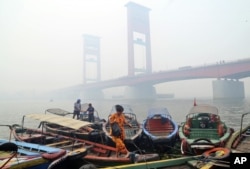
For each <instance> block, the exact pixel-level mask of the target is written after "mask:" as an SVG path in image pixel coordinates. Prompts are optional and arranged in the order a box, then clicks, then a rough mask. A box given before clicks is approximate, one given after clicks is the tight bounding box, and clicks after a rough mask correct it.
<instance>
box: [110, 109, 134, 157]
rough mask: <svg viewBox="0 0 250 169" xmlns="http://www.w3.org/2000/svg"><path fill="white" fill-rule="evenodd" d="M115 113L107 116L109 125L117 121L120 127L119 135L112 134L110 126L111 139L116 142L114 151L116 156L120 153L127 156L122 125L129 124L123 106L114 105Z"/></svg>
mask: <svg viewBox="0 0 250 169" xmlns="http://www.w3.org/2000/svg"><path fill="white" fill-rule="evenodd" d="M115 109H116V113H114V114H112V115H111V116H110V117H109V121H110V124H111V126H112V125H114V124H115V123H118V126H119V128H120V133H119V135H116V134H114V132H112V127H111V133H110V134H111V136H112V140H113V141H114V142H115V144H116V151H117V154H116V155H117V157H118V155H119V154H120V153H122V154H126V157H129V151H128V150H127V148H126V146H125V144H124V139H125V130H124V125H125V124H126V125H129V126H130V127H132V126H131V124H129V123H127V121H126V119H125V116H124V114H123V110H124V109H123V107H122V106H121V105H115Z"/></svg>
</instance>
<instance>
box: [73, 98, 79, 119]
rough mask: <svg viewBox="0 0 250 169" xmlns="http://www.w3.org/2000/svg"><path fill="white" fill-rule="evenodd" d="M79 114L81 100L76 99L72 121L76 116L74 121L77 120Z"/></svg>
mask: <svg viewBox="0 0 250 169" xmlns="http://www.w3.org/2000/svg"><path fill="white" fill-rule="evenodd" d="M80 112H81V100H80V99H77V101H76V102H75V103H74V113H73V119H74V118H75V116H76V119H77V120H78V119H79V118H80V117H79V116H80Z"/></svg>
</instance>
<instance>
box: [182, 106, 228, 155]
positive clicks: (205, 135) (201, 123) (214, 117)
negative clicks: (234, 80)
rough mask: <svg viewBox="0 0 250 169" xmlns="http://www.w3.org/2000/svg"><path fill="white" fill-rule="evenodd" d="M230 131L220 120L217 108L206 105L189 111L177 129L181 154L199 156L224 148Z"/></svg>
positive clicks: (194, 107)
mask: <svg viewBox="0 0 250 169" xmlns="http://www.w3.org/2000/svg"><path fill="white" fill-rule="evenodd" d="M231 134H232V129H231V128H230V127H229V126H227V125H226V123H225V122H223V121H222V120H221V119H220V115H219V110H218V108H217V107H215V106H212V105H207V104H201V105H196V103H195V104H194V106H193V107H192V108H191V109H190V111H189V113H188V114H187V116H186V121H185V122H184V123H182V124H181V126H180V127H179V137H180V139H181V152H182V154H190V155H192V154H201V153H203V152H204V151H205V150H208V149H212V148H215V147H224V146H225V143H226V142H227V141H228V139H229V137H230V136H231Z"/></svg>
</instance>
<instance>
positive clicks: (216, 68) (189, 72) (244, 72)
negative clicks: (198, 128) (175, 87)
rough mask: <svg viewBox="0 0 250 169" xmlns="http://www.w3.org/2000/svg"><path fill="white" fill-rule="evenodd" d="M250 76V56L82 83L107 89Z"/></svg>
mask: <svg viewBox="0 0 250 169" xmlns="http://www.w3.org/2000/svg"><path fill="white" fill-rule="evenodd" d="M246 77H250V58H248V59H241V60H237V61H231V62H221V63H216V64H209V65H202V66H196V67H191V66H186V67H180V68H179V69H175V70H168V71H160V72H154V73H151V74H141V75H136V76H130V77H129V76H126V77H121V78H117V79H111V80H104V81H100V82H98V83H89V84H83V85H81V88H82V89H84V90H88V89H90V90H91V89H106V88H112V87H118V86H140V85H141V84H148V85H155V84H160V83H164V82H170V81H179V80H191V79H204V78H217V79H224V78H225V79H233V80H239V79H243V78H246Z"/></svg>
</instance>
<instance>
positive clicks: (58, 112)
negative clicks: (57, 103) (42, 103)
mask: <svg viewBox="0 0 250 169" xmlns="http://www.w3.org/2000/svg"><path fill="white" fill-rule="evenodd" d="M46 112H49V113H52V114H56V115H59V116H66V115H68V114H73V113H71V112H69V111H66V110H62V109H59V108H52V109H47V110H46V111H45V113H46Z"/></svg>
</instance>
